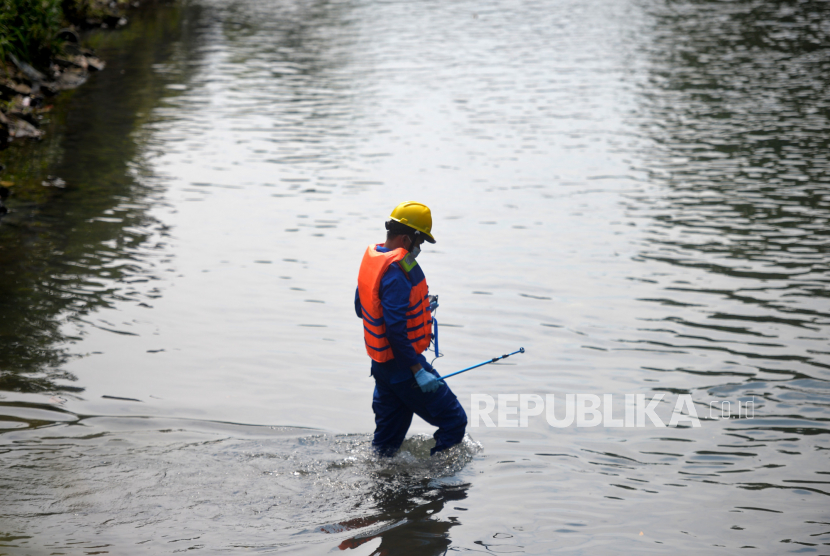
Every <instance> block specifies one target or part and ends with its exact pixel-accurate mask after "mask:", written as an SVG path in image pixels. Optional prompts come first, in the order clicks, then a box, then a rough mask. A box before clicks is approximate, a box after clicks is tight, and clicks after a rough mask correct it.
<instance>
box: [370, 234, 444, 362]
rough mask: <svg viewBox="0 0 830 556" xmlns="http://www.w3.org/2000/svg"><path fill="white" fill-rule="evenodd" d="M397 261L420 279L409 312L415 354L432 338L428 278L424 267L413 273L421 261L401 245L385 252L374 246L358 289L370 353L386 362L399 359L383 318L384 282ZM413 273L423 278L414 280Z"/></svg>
mask: <svg viewBox="0 0 830 556" xmlns="http://www.w3.org/2000/svg"><path fill="white" fill-rule="evenodd" d="M393 263H398V265H399V266H400V267H401V269H402V270H403V271H404V273H405V274H406V277H407V278H408V279H409V281H410V283H412V282H413V281H414V282H416V283H412V289H411V290H410V292H409V308H408V309H407V311H406V332H407V337H408V338H409V341H410V342H411V343H412V348H413V349H414V350H415V353H418V354H421V353H423V352H424V351H425V350H426V349H427V348H428V347H429V342H430V340H431V339H432V313H431V312H430V310H429V299H428V297H429V288H428V287H427V280H426V278H425V277H423V272H420V269H417V272H415V273H413V270H415V267H416V266H417V265H418V263H417V262H415V259H413V258H412V257H411V256H409V253H408V252H407V251H406V249H402V248H398V249H395V250H393V251H388V252H386V253H381V252H379V251H377V250H376V249H375V246H374V245H370V246H369V247H367V248H366V253H365V254H364V255H363V262H361V263H360V273H359V274H358V276H357V290H358V295H359V296H360V305H361V309H362V310H361V312H362V314H363V336H364V339H365V341H366V352H367V353H368V354H369V357H371V358H372V359H374V360H375V361H377V362H378V363H385V362H386V361H390V360H392V359H394V358H395V356H394V355H393V354H392V348H391V346H390V345H389V340H388V339H387V337H386V323H385V322H384V320H383V307H382V306H381V303H380V281H381V278H383V275H384V274H385V273H386V271H387V270H388V269H389V265H391V264H393ZM412 274H417V275H418V278H421V279H420V280H418V279H417V278H416V279H413V276H412Z"/></svg>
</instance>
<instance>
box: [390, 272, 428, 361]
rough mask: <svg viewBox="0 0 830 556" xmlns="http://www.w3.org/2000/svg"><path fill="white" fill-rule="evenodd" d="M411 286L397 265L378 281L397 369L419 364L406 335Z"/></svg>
mask: <svg viewBox="0 0 830 556" xmlns="http://www.w3.org/2000/svg"><path fill="white" fill-rule="evenodd" d="M411 289H412V286H411V284H410V283H409V280H408V279H407V278H406V275H405V274H404V273H403V270H401V269H400V268H399V267H398V265H396V264H393V265H392V266H390V267H389V269H388V270H387V271H386V274H384V275H383V278H381V281H380V304H381V306H382V307H383V320H384V321H386V338H387V339H388V340H389V345H390V346H391V347H392V355H394V356H395V360H396V362H397V363H398V367H399V368H407V369H408V368H409V367H411V366H412V365H415V364H418V363H420V361H419V357H418V354H417V353H415V350H414V349H413V348H412V343H411V342H410V341H409V337H408V336H407V333H406V311H407V309H409V292H410V291H411Z"/></svg>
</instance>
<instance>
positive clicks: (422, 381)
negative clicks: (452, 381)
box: [415, 369, 444, 394]
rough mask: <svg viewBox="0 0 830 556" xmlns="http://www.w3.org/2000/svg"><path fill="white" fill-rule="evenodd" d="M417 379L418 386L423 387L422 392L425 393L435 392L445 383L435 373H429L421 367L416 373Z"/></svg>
mask: <svg viewBox="0 0 830 556" xmlns="http://www.w3.org/2000/svg"><path fill="white" fill-rule="evenodd" d="M415 380H416V381H417V382H418V386H420V387H421V392H423V393H424V394H428V393H430V392H435V391H436V390H438V389H439V388H440V387H441V385H443V384H444V382H443V381H441V380H438V377H436V376H435V375H434V374H431V373H428V372H427V371H425V370H424V369H421V370H420V371H418V372H417V373H415Z"/></svg>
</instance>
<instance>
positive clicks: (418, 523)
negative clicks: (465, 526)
mask: <svg viewBox="0 0 830 556" xmlns="http://www.w3.org/2000/svg"><path fill="white" fill-rule="evenodd" d="M381 480H382V479H381ZM469 486H470V485H468V484H460V485H445V484H441V483H440V482H436V481H434V480H432V479H422V480H420V481H418V482H416V483H415V484H409V485H407V487H406V488H401V484H400V482H399V480H397V481H393V480H386V481H385V482H380V483H379V484H378V485H377V486H375V487H374V489H373V492H372V494H371V498H372V499H373V500H374V501H375V503H376V505H377V511H378V513H377V514H376V516H374V517H368V518H357V519H354V520H348V521H345V522H341V523H340V524H339V525H341V526H342V527H344V528H345V529H352V528H357V527H360V528H363V527H367V526H370V527H371V528H370V529H369V530H368V531H364V532H362V533H361V534H359V535H356V536H354V537H351V538H348V539H346V540H344V541H342V542H341V543H340V545H339V548H340V550H348V549H353V548H357V547H358V546H361V545H362V544H364V543H367V542H369V541H372V540H373V539H378V538H379V539H380V544H379V545H378V546H377V547H373V548H374V550H373V552H372V554H374V555H377V556H383V555H386V554H401V555H407V554H413V555H415V554H418V555H421V554H423V555H424V556H432V555H437V554H446V551H447V549H448V548H449V547H450V544H451V542H450V535H449V531H450V529H451V528H452V527H453V526H455V525H458V524H459V521H458V519H457V518H454V517H452V518H450V519H448V520H442V519H438V518H436V517H435V514H438V513H439V512H441V511H442V510H443V509H444V507H445V506H446V505H447V504H451V503H455V502H459V501H461V500H464V499H465V498H466V497H467V489H468V488H469ZM455 509H456V510H461V511H464V508H455ZM378 523H384V524H383V525H381V526H377V524H378Z"/></svg>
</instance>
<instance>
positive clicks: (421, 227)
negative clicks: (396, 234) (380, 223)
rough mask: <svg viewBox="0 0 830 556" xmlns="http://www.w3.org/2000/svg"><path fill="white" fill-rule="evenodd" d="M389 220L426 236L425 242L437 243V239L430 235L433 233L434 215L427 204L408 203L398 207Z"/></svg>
mask: <svg viewBox="0 0 830 556" xmlns="http://www.w3.org/2000/svg"><path fill="white" fill-rule="evenodd" d="M389 218H390V219H392V220H394V221H395V222H400V223H401V224H404V225H405V226H409V227H410V228H412V229H413V230H416V231H418V232H421V233H423V234H424V235H425V236H426V237H425V238H424V239H425V240H427V241H428V242H430V243H435V238H434V237H432V234H431V233H430V232H431V231H432V213H431V212H430V211H429V207H428V206H426V205H425V204H423V203H416V202H415V201H406V202H405V203H401V204H400V205H398V206H396V207H395V208H394V209H393V210H392V214H390V215H389Z"/></svg>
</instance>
